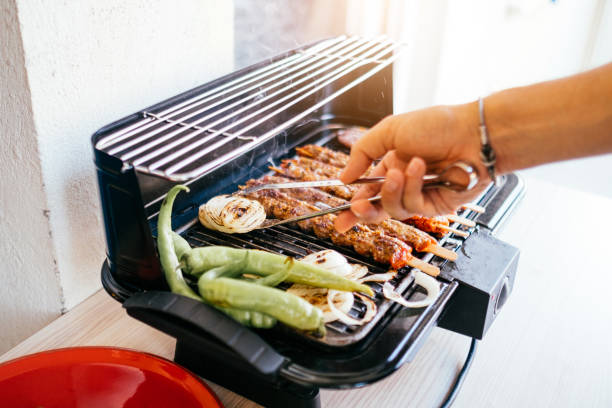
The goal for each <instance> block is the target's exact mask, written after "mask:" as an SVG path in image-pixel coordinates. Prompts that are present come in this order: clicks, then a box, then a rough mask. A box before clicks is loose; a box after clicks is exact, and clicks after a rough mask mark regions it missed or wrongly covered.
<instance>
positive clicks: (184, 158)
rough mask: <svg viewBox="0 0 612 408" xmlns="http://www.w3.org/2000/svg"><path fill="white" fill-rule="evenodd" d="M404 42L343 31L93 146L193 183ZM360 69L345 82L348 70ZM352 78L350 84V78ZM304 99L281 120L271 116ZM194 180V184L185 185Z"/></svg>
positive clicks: (372, 70) (126, 164)
mask: <svg viewBox="0 0 612 408" xmlns="http://www.w3.org/2000/svg"><path fill="white" fill-rule="evenodd" d="M400 47H401V44H397V43H393V42H392V41H390V40H388V39H386V38H384V37H379V38H376V39H373V40H366V39H362V38H359V37H350V38H346V37H339V38H334V39H330V40H326V41H323V42H320V43H318V44H315V45H313V46H311V47H308V48H305V49H303V50H301V51H297V52H295V53H293V54H290V55H288V56H286V57H285V58H282V59H280V60H278V61H276V62H274V63H272V64H269V65H266V66H264V67H262V68H260V69H257V70H255V71H253V72H249V73H247V74H244V75H242V76H240V77H238V78H235V79H234V80H232V81H229V82H226V83H223V84H221V85H218V86H216V87H214V88H213V89H210V90H207V91H205V92H203V93H201V94H199V95H196V96H194V97H192V98H189V99H188V100H186V101H183V102H181V103H179V104H176V105H173V106H171V107H169V108H166V109H163V110H160V111H154V110H144V111H141V113H140V114H141V115H142V119H140V120H139V121H137V122H135V123H133V124H131V125H130V126H127V127H125V128H122V129H120V130H118V131H116V132H114V133H111V134H108V135H106V136H105V137H103V138H101V139H100V140H98V141H97V143H96V145H95V147H96V149H99V150H101V151H103V152H105V153H106V154H108V155H110V156H113V157H115V158H118V159H119V160H121V162H122V163H123V171H126V170H128V169H132V168H133V169H135V170H136V171H137V172H139V173H143V174H148V175H153V176H157V177H161V178H164V179H166V180H170V181H181V182H186V181H187V182H189V181H191V180H194V179H197V178H198V177H199V176H201V175H203V174H205V173H207V172H209V171H211V170H213V169H215V168H217V167H219V166H220V165H222V164H223V163H226V162H227V161H230V160H232V159H233V158H235V157H237V156H240V155H241V154H243V153H244V152H246V151H248V150H250V149H252V148H254V147H256V146H258V145H260V144H262V143H264V142H265V141H266V140H268V139H270V138H273V137H275V136H276V135H278V134H279V133H280V132H282V131H284V130H286V129H287V128H289V127H290V126H292V125H294V124H296V123H298V122H299V121H300V120H302V119H303V118H304V117H306V116H307V115H309V114H311V113H312V112H314V111H316V110H317V109H320V108H321V107H323V106H325V105H326V104H328V103H329V102H330V101H331V100H333V99H334V98H336V97H337V96H339V95H341V94H342V93H344V92H346V91H347V90H349V89H351V88H353V87H354V86H356V85H358V84H359V83H361V82H363V81H364V80H366V79H367V78H369V77H371V76H372V75H374V74H376V73H377V72H379V71H380V70H382V69H384V68H385V67H387V66H388V65H390V64H391V63H392V62H393V61H394V60H395V59H396V58H397V56H398V55H399V53H398V52H397V51H398V49H399V48H400ZM355 72H358V75H357V76H356V77H351V79H350V80H349V81H348V82H346V78H347V76H348V75H349V74H354V73H355ZM343 81H344V82H346V83H344V82H343ZM298 103H300V104H301V105H300V111H299V112H297V113H296V112H292V114H291V115H290V117H288V118H286V120H283V121H282V122H280V123H276V122H274V123H272V122H273V121H272V119H273V118H278V117H279V114H281V113H282V112H284V111H287V110H288V109H290V108H291V107H294V106H295V105H296V104H298ZM187 184H188V183H187Z"/></svg>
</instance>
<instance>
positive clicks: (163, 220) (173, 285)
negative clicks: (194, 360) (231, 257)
mask: <svg viewBox="0 0 612 408" xmlns="http://www.w3.org/2000/svg"><path fill="white" fill-rule="evenodd" d="M181 191H187V192H189V188H187V187H186V186H182V185H176V186H174V187H172V189H171V190H170V191H169V192H168V194H167V195H166V198H164V201H163V202H162V205H161V208H160V210H159V217H158V220H157V247H158V250H159V259H160V262H161V264H162V269H163V270H164V275H165V277H166V282H168V286H169V287H170V290H171V291H172V292H173V293H177V294H179V295H183V296H186V297H189V298H192V299H195V300H199V301H201V302H202V301H203V299H202V298H201V297H200V296H198V294H197V293H195V292H194V291H193V290H192V289H191V288H190V287H189V285H188V284H187V282H185V279H184V278H183V273H182V271H181V268H180V264H179V262H178V256H179V255H181V256H182V255H183V254H184V253H186V252H189V251H191V247H190V246H189V243H188V242H187V241H186V240H185V239H184V238H183V237H181V236H180V235H179V234H177V233H176V232H174V231H172V217H171V216H172V205H173V204H174V199H175V198H176V196H177V194H178V193H180V192H181ZM217 309H219V310H221V311H222V312H224V313H226V314H227V315H229V316H230V317H232V318H233V319H235V320H237V321H238V322H240V323H242V324H244V325H245V326H253V327H258V328H270V327H272V326H274V325H275V324H276V319H274V318H273V317H271V316H265V315H263V314H261V313H258V312H251V311H248V310H239V309H228V308H217Z"/></svg>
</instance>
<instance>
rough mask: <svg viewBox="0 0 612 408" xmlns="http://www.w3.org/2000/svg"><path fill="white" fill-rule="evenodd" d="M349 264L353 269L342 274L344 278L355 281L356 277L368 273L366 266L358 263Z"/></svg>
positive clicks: (361, 276)
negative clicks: (346, 273)
mask: <svg viewBox="0 0 612 408" xmlns="http://www.w3.org/2000/svg"><path fill="white" fill-rule="evenodd" d="M350 265H351V268H352V269H353V270H352V271H351V273H349V274H348V275H344V277H345V278H347V279H352V280H354V281H356V280H357V279H359V278H363V277H364V276H366V275H367V274H368V267H367V266H365V265H359V264H350Z"/></svg>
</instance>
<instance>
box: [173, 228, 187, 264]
mask: <svg viewBox="0 0 612 408" xmlns="http://www.w3.org/2000/svg"><path fill="white" fill-rule="evenodd" d="M172 243H173V244H174V253H175V254H176V257H177V258H178V259H181V257H182V256H183V255H184V254H186V253H187V252H189V251H191V246H190V245H189V242H187V240H186V239H185V238H183V237H181V236H180V235H179V234H177V233H176V232H174V231H172Z"/></svg>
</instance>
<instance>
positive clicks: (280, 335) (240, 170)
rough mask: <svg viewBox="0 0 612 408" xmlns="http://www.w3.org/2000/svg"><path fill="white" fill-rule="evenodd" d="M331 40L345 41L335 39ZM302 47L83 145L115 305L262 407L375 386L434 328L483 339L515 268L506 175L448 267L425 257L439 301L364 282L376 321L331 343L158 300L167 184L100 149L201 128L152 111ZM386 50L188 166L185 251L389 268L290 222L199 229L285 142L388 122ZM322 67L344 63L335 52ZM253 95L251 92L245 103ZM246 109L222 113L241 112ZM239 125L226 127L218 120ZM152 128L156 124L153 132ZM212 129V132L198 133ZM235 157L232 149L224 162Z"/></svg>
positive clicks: (163, 293) (274, 159) (180, 223)
mask: <svg viewBox="0 0 612 408" xmlns="http://www.w3.org/2000/svg"><path fill="white" fill-rule="evenodd" d="M337 41H339V42H340V43H342V42H341V39H338V40H337ZM346 41H348V40H346ZM321 44H323V43H318V45H317V44H315V47H317V46H320V45H321ZM334 44H335V43H334ZM374 44H377V43H374ZM312 47H313V46H308V47H303V48H298V49H296V50H292V51H290V52H288V53H285V54H282V55H280V56H277V57H275V58H272V59H270V60H267V61H264V62H262V63H260V64H257V65H255V66H252V67H248V68H245V69H243V70H241V71H237V72H234V73H232V74H229V75H227V76H225V77H222V78H219V79H218V80H215V81H212V82H210V83H208V84H205V85H202V86H200V87H198V88H195V89H193V90H191V91H188V92H186V93H184V94H181V95H178V96H176V97H173V98H170V99H168V100H166V101H164V102H161V103H159V104H156V105H154V106H151V107H149V108H146V109H143V110H141V111H139V112H138V113H135V114H133V115H131V116H128V117H126V118H124V119H121V120H119V121H117V122H115V123H113V124H110V125H108V126H106V127H104V128H102V129H100V130H99V131H98V132H96V133H95V134H94V135H93V137H92V144H93V146H94V155H95V156H94V157H95V163H96V167H97V173H98V182H99V188H100V197H101V202H102V211H103V216H104V224H105V230H106V231H105V232H106V241H107V259H106V261H105V262H104V264H103V267H102V283H103V286H104V288H105V289H106V291H107V292H108V293H109V294H110V295H111V296H113V297H114V298H115V299H117V300H119V301H121V302H123V305H124V307H125V308H126V310H127V313H128V314H130V315H131V316H133V317H135V318H137V319H139V320H141V321H143V322H146V323H148V324H150V325H151V326H153V327H156V328H158V329H160V330H162V331H164V332H166V333H168V334H170V335H172V336H174V337H176V338H177V346H176V355H175V360H176V361H177V362H178V363H180V364H181V365H183V366H185V367H187V368H189V369H191V370H192V371H194V372H196V373H198V374H200V375H201V376H203V377H204V378H207V379H210V380H212V381H214V382H216V383H218V384H220V385H223V386H225V387H226V388H229V389H232V390H234V391H236V392H238V393H240V394H242V395H244V396H246V397H248V398H251V399H253V400H255V401H257V402H259V403H261V404H263V405H265V406H272V407H276V406H277V407H280V406H296V407H302V406H303V407H313V406H318V404H319V400H318V388H319V387H328V388H352V387H359V386H363V385H366V384H369V383H372V382H374V381H377V380H379V379H381V378H383V377H385V376H387V375H389V374H391V373H392V372H394V371H395V370H396V369H397V368H399V367H400V366H401V365H402V364H404V363H405V362H407V361H409V360H410V359H411V358H412V357H413V356H414V354H415V353H416V352H417V350H418V348H419V347H420V345H421V344H422V343H423V342H424V341H425V339H426V337H427V335H428V333H429V332H430V331H431V330H432V329H433V328H434V327H435V326H436V325H440V326H442V327H446V328H449V329H451V330H453V331H456V332H458V333H462V334H466V335H469V336H472V337H477V338H482V336H484V333H485V332H486V330H487V329H488V327H489V326H490V324H491V322H492V321H493V319H494V318H495V316H496V315H497V313H498V312H499V311H500V309H501V306H503V302H504V301H505V299H506V298H507V296H508V295H509V293H510V292H511V289H512V284H513V282H514V277H515V274H516V264H517V259H518V250H516V249H515V248H513V247H511V246H509V245H508V244H505V243H503V242H501V241H499V240H497V239H496V238H495V237H494V236H493V234H494V232H495V230H496V229H497V228H498V227H499V226H500V225H501V224H502V221H504V220H505V219H507V217H508V215H509V213H510V210H511V209H512V207H513V206H514V205H515V204H516V202H517V201H518V200H519V198H520V197H521V195H522V192H523V186H522V183H521V182H520V179H518V177H517V176H515V175H508V176H504V177H502V178H501V180H500V183H499V184H498V185H497V186H493V185H492V186H490V187H489V189H488V190H487V191H486V192H485V193H484V194H483V195H482V196H481V197H480V198H479V201H478V203H477V204H479V205H482V206H484V207H485V208H486V209H487V211H486V213H485V214H481V215H478V214H477V213H475V212H471V211H469V210H466V211H465V212H464V213H463V214H461V215H463V216H464V217H466V218H470V219H473V220H474V221H476V223H477V226H476V227H475V228H471V229H469V232H470V233H471V235H470V236H469V237H468V238H461V237H457V236H453V235H448V236H447V237H445V238H444V239H443V240H441V241H440V243H441V244H442V245H444V246H445V247H447V248H450V249H453V250H456V251H458V252H459V259H458V260H457V261H456V262H454V263H452V262H447V261H445V260H443V259H441V258H437V257H434V256H433V255H431V254H421V255H420V256H421V257H422V258H423V259H424V260H427V261H429V262H431V263H433V264H435V265H437V266H439V267H440V269H441V271H442V272H441V275H440V277H439V278H438V281H439V282H440V285H441V292H440V296H439V297H438V299H437V300H436V302H434V303H433V304H432V305H430V306H428V307H426V308H422V309H404V310H402V308H401V307H400V306H399V305H397V304H394V303H392V302H390V301H387V300H385V299H384V298H383V297H382V294H381V293H380V292H381V290H380V287H373V289H374V290H375V292H376V293H377V295H376V302H377V305H378V314H377V316H376V317H375V318H374V319H373V321H372V322H370V323H369V324H367V325H365V326H363V327H361V328H358V329H353V328H350V327H346V326H343V325H341V324H340V325H338V324H336V325H334V324H331V325H329V326H328V336H326V338H325V339H316V338H314V337H312V336H309V335H306V334H303V333H298V332H295V331H293V330H289V329H287V328H286V327H282V326H277V327H275V328H273V329H271V330H251V329H247V328H244V327H242V326H240V325H239V324H238V323H236V322H234V321H233V320H231V319H230V318H228V317H227V316H225V315H224V314H221V313H219V312H218V311H216V310H215V309H214V308H211V307H209V306H207V305H205V304H201V303H198V302H196V301H194V300H192V299H187V298H184V297H181V296H178V295H174V294H172V293H170V292H168V289H167V286H166V284H165V282H164V279H163V274H162V272H161V270H160V264H159V260H158V257H157V250H156V245H155V238H154V237H155V235H156V222H157V212H158V211H159V206H160V204H161V201H162V199H163V197H164V194H165V192H167V191H168V190H169V189H170V188H171V187H172V186H173V185H174V184H176V181H173V180H171V178H172V177H163V175H162V177H160V174H154V172H152V171H150V170H151V168H152V167H154V166H151V167H148V168H145V169H144V170H143V168H141V167H139V166H137V165H135V164H134V163H135V162H130V161H129V160H125V159H123V158H122V157H121V155H122V154H123V153H122V152H113V151H112V149H109V148H108V147H107V146H104V143H105V142H104V141H105V140H108V138H109V137H110V135H115V134H117V132H120V131H123V130H125V129H131V128H138V126H140V124H141V123H143V121H145V120H147V121H149V120H150V121H152V122H151V124H153V128H155V126H161V124H164V125H167V126H170V127H169V128H168V129H167V130H165V131H163V132H160V134H159V136H158V137H162V138H163V137H164V135H166V134H167V133H168V132H171V131H174V130H176V131H177V132H179V131H182V130H185V131H193V130H194V129H200V128H198V127H196V125H194V124H192V123H191V122H189V121H180V123H179V121H173V120H170V119H164V118H163V115H161V114H160V113H163V112H165V111H167V110H168V109H169V108H172V107H173V106H177V105H180V104H184V103H185V102H186V101H190V100H192V99H193V98H197V97H198V95H202V94H207V93H211V92H213V93H214V90H215V89H218V88H219V87H220V86H224V84H231V83H236V82H237V83H238V84H240V81H241V78H244V77H245V76H249V75H255V73H257V72H259V71H261V70H265V69H267V68H266V67H269V66H274V64H277V65H278V64H281V65H282V63H283V61H286V60H290V61H293V60H298V61H300V58H309V57H308V55H311V54H312V53H311V54H309V52H310V50H312V49H313V48H312ZM385 49H386V48H385ZM395 53H396V50H395V49H393V50H391V51H389V52H388V53H386V54H382V55H381V56H377V57H376V59H372V60H369V59H365V58H364V61H363V62H362V63H361V64H359V65H357V66H355V67H354V69H353V70H351V71H349V72H346V73H345V74H344V75H342V76H339V77H338V78H337V79H335V80H333V81H332V82H330V83H329V84H327V83H326V82H322V84H325V86H321V87H320V89H316V91H314V92H313V93H312V94H311V95H307V96H306V97H304V98H303V99H302V100H300V101H298V102H296V103H294V104H293V105H290V106H288V107H286V109H284V110H282V111H280V112H278V113H276V114H275V115H274V116H273V117H271V118H270V119H269V120H265V121H262V123H260V124H259V125H257V126H253V127H252V128H251V129H250V130H249V132H248V134H247V136H249V137H251V138H252V139H251V141H247V142H246V143H248V144H247V145H245V141H244V140H242V139H238V138H236V139H228V140H230V141H229V142H228V143H226V144H224V145H223V147H220V148H219V149H218V150H215V151H213V152H212V153H211V154H209V155H208V156H205V157H203V158H202V159H201V160H199V161H197V162H196V163H195V164H194V166H200V167H199V168H204V167H206V164H207V163H216V164H215V165H214V166H209V167H207V168H206V170H205V171H202V172H201V173H198V174H197V175H196V176H194V177H192V178H190V179H188V180H187V183H188V184H189V187H190V189H191V192H190V193H189V194H180V195H179V196H178V197H177V200H176V202H175V205H174V215H173V226H174V228H175V229H176V230H177V231H179V232H180V233H181V234H182V235H183V236H184V237H185V238H186V239H187V240H188V241H189V242H190V244H191V245H192V246H202V245H219V244H222V245H229V246H236V247H251V248H259V249H265V250H270V251H274V252H277V253H283V254H287V255H290V256H296V257H299V256H303V255H306V254H307V253H309V252H313V251H317V250H320V249H323V248H333V249H336V250H338V251H339V252H341V253H343V254H344V255H345V256H347V257H348V258H349V261H350V262H353V263H357V262H358V263H363V264H365V265H366V266H368V268H369V269H370V271H371V272H373V273H379V272H384V271H386V268H385V267H384V266H383V265H379V264H376V263H375V262H374V261H372V260H370V259H367V258H364V257H362V256H360V255H358V254H356V253H355V252H353V251H352V250H350V249H346V248H340V247H336V246H334V245H333V244H332V243H331V242H328V241H325V240H321V239H318V238H316V237H315V236H314V235H311V234H306V233H303V232H301V231H299V230H298V229H295V228H292V227H276V228H272V229H269V230H261V231H254V232H252V233H249V234H241V235H234V236H230V235H227V234H222V233H215V232H210V231H207V230H205V229H204V228H202V227H201V226H199V224H198V223H197V222H196V220H197V210H198V207H199V205H200V204H201V203H203V202H206V201H207V200H208V199H209V198H211V197H213V196H215V195H218V194H224V193H230V192H233V191H235V190H236V189H237V186H238V185H240V184H242V183H244V182H246V181H247V180H248V179H250V178H257V177H260V176H262V175H264V174H267V173H268V172H269V170H268V166H269V165H270V164H275V163H278V162H279V160H281V159H283V158H288V157H292V156H294V155H295V147H297V146H301V145H304V144H307V143H316V144H322V145H326V146H329V147H332V148H340V146H339V145H338V143H337V140H336V136H337V132H338V131H339V130H341V129H345V128H346V127H349V126H364V127H370V126H372V125H374V124H375V123H377V122H378V121H379V120H381V119H382V118H383V117H385V116H387V115H390V114H392V113H393V103H392V101H393V91H392V89H393V87H392V85H393V75H392V74H393V71H392V68H393V65H392V59H393V56H394V55H395ZM312 55H315V54H312ZM328 55H329V54H328ZM377 55H378V54H377ZM292 58H293V60H292ZM324 58H329V59H330V60H332V61H335V60H336V59H341V60H343V61H344V60H345V59H346V60H349V61H351V60H350V58H348V57H346V56H345V55H344V54H343V55H332V56H330V57H324ZM351 58H353V57H351ZM353 59H354V58H353ZM306 61H307V60H306ZM281 72H282V71H281ZM297 86H298V85H296V87H297ZM298 90H299V88H298ZM290 91H292V89H289V90H288V91H287V92H290ZM280 96H282V94H281V95H279V97H280ZM259 97H260V96H259V95H255V96H254V98H253V101H257V98H259ZM264 98H265V97H264ZM272 100H274V99H272ZM231 102H232V100H231V99H229V100H228V102H226V103H219V104H218V105H217V106H216V107H214V108H211V109H210V110H208V111H203V112H202V113H201V114H198V115H196V116H194V118H193V119H191V120H192V121H193V120H195V119H197V118H198V117H200V118H201V117H203V116H205V115H209V116H211V117H212V116H213V114H214V113H215V109H220V108H222V107H223V106H228V104H230V103H231ZM245 103H247V102H245ZM245 103H243V104H242V105H240V104H239V105H236V107H235V108H232V109H230V110H228V111H229V112H232V111H236V109H241V108H244V107H245V106H246V107H248V106H250V105H245ZM249 103H255V102H249ZM211 111H212V113H211ZM258 115H259V116H258ZM258 115H257V114H253V120H256V119H257V118H258V117H261V114H258ZM240 117H241V116H236V117H235V118H233V119H228V121H229V122H228V123H230V124H231V121H235V120H236V118H240ZM296 118H297V119H296ZM156 120H158V121H159V124H156V123H155V124H154V121H156ZM146 123H149V122H146ZM246 123H249V122H248V121H247V122H246ZM253 123H254V122H253ZM221 125H223V123H221ZM221 125H220V126H221ZM198 126H201V125H198ZM228 126H229V125H228ZM198 131H199V130H198ZM211 131H213V132H214V131H215V129H211V130H208V131H207V132H209V133H210V132H211ZM205 134H207V133H205ZM260 135H264V136H265V137H263V136H262V137H259V136H260ZM251 142H252V143H251ZM222 143H225V141H223V142H222ZM136 146H138V145H137V144H136ZM180 147H181V146H180V145H178V146H177V149H179V148H180ZM223 149H226V150H223ZM168 151H169V152H172V151H173V150H168ZM235 151H239V154H234V153H233V152H235ZM228 152H229V153H228ZM202 166H203V167H202ZM169 178H170V179H169ZM394 284H395V285H396V287H397V290H398V291H400V292H401V293H403V294H404V296H405V297H406V298H407V299H408V300H415V299H418V298H420V297H422V296H424V295H423V293H422V292H421V290H420V288H419V287H417V286H416V285H414V284H413V279H412V277H411V275H410V270H409V268H405V269H404V270H400V271H399V273H398V277H397V278H396V281H395V282H394ZM355 313H359V310H356V311H355Z"/></svg>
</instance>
